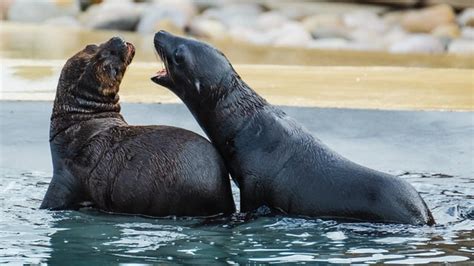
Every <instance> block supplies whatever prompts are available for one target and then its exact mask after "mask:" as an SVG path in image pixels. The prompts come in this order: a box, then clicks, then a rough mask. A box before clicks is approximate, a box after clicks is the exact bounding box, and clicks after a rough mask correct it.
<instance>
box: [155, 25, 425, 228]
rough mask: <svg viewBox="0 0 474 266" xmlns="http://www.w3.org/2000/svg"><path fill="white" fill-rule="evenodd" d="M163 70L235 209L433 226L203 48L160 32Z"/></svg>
mask: <svg viewBox="0 0 474 266" xmlns="http://www.w3.org/2000/svg"><path fill="white" fill-rule="evenodd" d="M154 43H155V48H156V50H157V52H158V54H159V55H160V56H161V58H162V60H163V61H164V62H165V69H164V70H162V71H160V72H158V73H157V75H156V76H155V77H153V78H152V80H153V81H154V82H155V83H158V84H160V85H163V86H165V87H167V88H169V89H170V90H171V91H173V92H174V93H175V94H176V95H178V96H179V97H180V98H181V99H182V100H183V102H184V103H185V104H186V105H187V107H188V108H189V110H190V111H191V112H192V114H193V115H194V117H195V118H196V119H197V121H198V122H199V124H200V125H201V127H202V128H203V129H204V131H205V132H206V134H207V135H208V136H209V138H210V139H211V141H212V142H213V144H214V145H215V146H216V147H217V149H218V150H219V152H220V153H221V155H222V156H223V157H224V160H225V162H226V165H227V168H228V169H229V171H230V173H231V175H232V177H233V179H234V180H235V181H236V182H237V184H238V186H239V188H240V193H241V209H242V211H251V210H254V209H256V208H258V207H259V206H262V205H266V206H268V207H270V208H272V209H274V210H278V211H281V212H283V213H286V214H290V215H301V216H308V217H320V218H335V219H343V220H349V221H371V222H387V223H407V224H429V225H432V224H434V219H433V217H432V215H431V212H430V211H429V209H428V208H427V206H426V204H425V202H424V201H423V199H422V198H421V197H420V195H419V194H418V192H417V191H416V190H415V189H414V188H413V187H412V186H411V185H410V184H409V183H407V182H406V181H404V180H402V179H400V178H398V177H395V176H392V175H389V174H385V173H381V172H378V171H375V170H372V169H369V168H366V167H363V166H360V165H358V164H356V163H353V162H351V161H349V160H348V159H346V158H343V157H342V156H341V155H339V154H337V153H336V152H334V151H332V150H331V149H329V148H328V147H327V146H326V145H324V144H323V143H321V141H319V140H318V139H317V138H315V137H313V136H312V135H311V134H310V133H309V132H308V131H307V130H306V129H305V128H303V127H302V126H301V125H299V124H298V123H297V122H296V121H294V120H293V119H291V118H289V117H288V116H287V115H286V114H285V113H284V112H283V111H281V110H280V109H278V108H277V107H275V106H272V105H270V104H269V103H267V102H266V101H265V99H263V98H262V97H260V96H259V95H258V94H257V93H255V91H253V90H252V89H251V88H250V87H249V86H248V85H247V84H245V82H244V81H242V80H241V78H240V77H239V75H238V74H237V73H236V72H235V70H234V69H233V67H232V65H231V64H230V63H229V61H228V60H227V59H226V57H225V56H224V55H223V54H222V53H221V52H219V51H218V50H217V49H215V48H214V47H212V46H210V45H207V44H205V43H202V42H199V41H196V40H190V39H185V38H181V37H177V36H173V35H171V34H169V33H167V32H164V31H160V32H158V33H157V34H156V35H155V40H154Z"/></svg>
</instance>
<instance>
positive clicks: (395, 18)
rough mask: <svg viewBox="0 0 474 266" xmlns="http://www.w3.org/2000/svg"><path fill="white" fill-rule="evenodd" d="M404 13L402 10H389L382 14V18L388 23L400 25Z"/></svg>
mask: <svg viewBox="0 0 474 266" xmlns="http://www.w3.org/2000/svg"><path fill="white" fill-rule="evenodd" d="M404 14H405V13H404V12H402V11H392V12H387V13H385V14H384V15H383V16H382V20H383V21H384V22H385V24H386V25H390V26H398V25H399V24H400V23H401V21H402V18H403V15H404Z"/></svg>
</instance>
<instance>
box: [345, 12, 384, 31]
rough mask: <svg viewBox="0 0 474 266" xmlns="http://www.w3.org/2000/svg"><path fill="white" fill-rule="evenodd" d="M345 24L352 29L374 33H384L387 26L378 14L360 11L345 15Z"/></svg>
mask: <svg viewBox="0 0 474 266" xmlns="http://www.w3.org/2000/svg"><path fill="white" fill-rule="evenodd" d="M342 20H343V22H344V24H345V25H346V26H347V27H349V28H352V29H366V30H370V31H374V32H384V31H386V30H387V25H385V22H384V21H383V19H381V18H380V17H379V16H378V15H377V14H376V13H373V12H370V11H366V10H359V11H353V12H349V13H347V14H344V15H343V17H342Z"/></svg>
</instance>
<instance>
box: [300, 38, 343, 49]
mask: <svg viewBox="0 0 474 266" xmlns="http://www.w3.org/2000/svg"><path fill="white" fill-rule="evenodd" d="M307 47H308V48H315V49H331V50H347V49H351V48H350V43H349V41H347V40H346V39H342V38H327V39H320V40H312V41H311V42H309V44H308V46H307Z"/></svg>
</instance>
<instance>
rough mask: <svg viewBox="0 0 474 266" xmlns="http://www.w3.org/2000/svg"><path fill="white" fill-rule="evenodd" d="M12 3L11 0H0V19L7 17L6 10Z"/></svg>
mask: <svg viewBox="0 0 474 266" xmlns="http://www.w3.org/2000/svg"><path fill="white" fill-rule="evenodd" d="M12 4H13V0H3V1H0V20H4V19H6V18H7V14H8V10H9V9H10V6H11V5H12Z"/></svg>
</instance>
